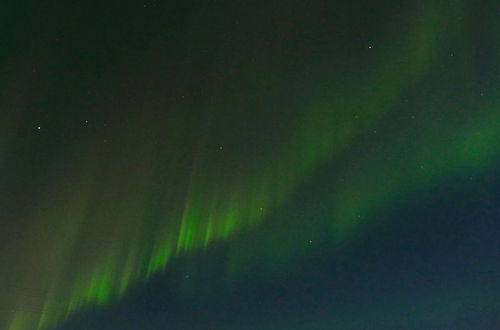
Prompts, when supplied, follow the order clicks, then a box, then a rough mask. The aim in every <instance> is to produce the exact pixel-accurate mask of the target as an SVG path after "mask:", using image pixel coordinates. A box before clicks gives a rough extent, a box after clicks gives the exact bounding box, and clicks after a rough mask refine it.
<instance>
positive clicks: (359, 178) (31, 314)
mask: <svg viewBox="0 0 500 330" xmlns="http://www.w3.org/2000/svg"><path fill="white" fill-rule="evenodd" d="M464 8H465V4H464V2H462V1H442V2H437V1H420V2H419V4H418V5H415V6H414V7H413V8H412V10H411V12H412V15H411V17H412V18H411V19H409V20H408V22H407V26H406V27H405V28H404V29H401V31H402V32H399V33H395V35H394V38H393V40H392V41H391V45H392V46H388V47H387V48H386V49H385V51H384V52H383V54H381V55H380V56H379V57H378V58H376V59H373V65H372V66H370V69H369V70H368V72H366V68H357V69H354V70H357V72H356V71H354V72H351V74H352V76H354V77H357V79H349V80H345V81H342V78H337V79H339V80H340V81H336V82H335V83H332V85H331V86H326V87H325V86H324V87H323V90H321V91H317V93H312V94H314V96H313V97H312V98H311V100H310V101H308V102H305V104H304V105H303V111H302V112H301V113H302V114H303V115H302V117H301V118H298V119H297V120H296V121H295V124H292V125H289V126H287V127H286V128H284V131H285V133H284V134H285V135H286V136H288V138H287V139H286V140H281V141H280V142H279V143H278V145H277V146H273V147H274V149H273V150H272V153H270V154H269V155H268V159H262V160H259V161H255V162H252V163H246V164H244V165H240V164H237V163H238V160H233V161H229V162H227V163H226V161H225V160H224V159H222V158H221V159H217V158H215V160H214V156H213V150H212V149H216V151H215V152H219V151H220V153H221V154H222V153H225V152H226V149H228V148H226V147H225V145H224V146H223V147H224V150H218V149H219V147H218V145H217V144H216V143H217V139H215V138H214V135H217V133H215V132H213V131H211V130H210V125H200V126H201V127H198V128H199V129H200V131H199V132H197V135H198V137H189V135H190V134H191V133H190V132H191V131H192V127H190V126H189V125H185V126H182V125H180V124H179V125H178V123H179V122H183V121H185V120H186V119H185V117H184V115H183V109H182V107H181V106H178V109H175V108H176V105H173V106H172V108H173V109H174V110H172V111H173V113H174V115H172V118H174V120H172V122H169V123H167V124H158V128H157V130H156V131H154V132H151V133H150V137H151V139H157V140H161V141H162V143H163V144H162V147H161V148H163V149H162V150H158V149H159V147H156V146H154V145H151V144H145V146H144V147H143V146H142V145H141V143H142V142H143V141H141V140H140V139H139V141H128V140H126V139H125V143H124V145H126V146H127V147H126V149H129V148H130V150H133V152H134V155H130V153H129V151H128V150H126V149H125V148H124V149H123V150H121V149H120V150H114V151H110V150H108V149H106V150H101V151H99V150H97V151H96V150H87V151H86V152H84V153H83V154H82V155H80V156H78V161H75V162H74V165H72V166H73V167H72V169H71V170H67V171H65V172H63V173H62V174H59V175H55V179H54V180H51V182H50V183H48V184H47V186H45V187H44V189H43V190H42V192H41V194H42V196H43V197H41V198H39V201H37V202H36V208H35V211H33V212H32V214H30V215H29V216H30V217H31V218H32V219H33V221H30V225H29V226H28V228H27V229H26V237H27V238H25V242H29V244H25V245H24V246H23V247H19V249H20V253H19V255H20V256H21V258H22V259H23V260H24V261H23V262H24V263H26V264H30V263H32V264H35V265H42V266H38V268H37V270H36V278H37V283H32V288H34V289H33V290H31V291H30V292H31V294H30V295H26V294H24V293H23V289H22V288H19V289H16V290H14V291H13V292H12V293H11V294H10V295H6V296H2V297H0V302H4V301H3V300H4V299H6V300H7V299H8V300H9V301H15V303H14V305H15V309H16V312H15V313H14V314H13V315H12V316H11V318H10V319H9V320H8V321H7V326H6V329H8V330H24V329H34V328H37V329H45V328H52V327H54V326H56V325H57V324H59V323H61V322H63V321H64V320H65V319H67V318H68V317H70V316H71V315H73V314H74V313H75V312H77V311H79V310H81V309H84V308H86V307H88V306H92V305H96V306H106V305H107V304H109V303H111V302H113V301H116V300H118V299H120V297H122V296H123V295H125V294H126V293H127V291H128V290H129V288H130V287H131V286H134V285H138V284H139V283H141V282H143V281H147V280H148V279H150V278H151V277H152V276H154V275H155V274H157V273H158V272H160V271H162V270H163V269H165V267H167V266H168V264H169V262H170V261H171V260H172V258H177V257H182V256H183V255H185V254H187V253H193V252H195V251H203V250H204V249H207V248H209V247H210V246H211V245H212V244H213V243H215V242H224V241H228V242H230V241H231V239H232V238H236V237H237V236H238V235H241V234H242V233H251V231H252V230H258V228H259V227H260V226H262V225H264V224H265V222H266V219H268V215H269V214H270V212H272V211H273V210H276V209H279V208H281V207H285V206H286V203H287V202H289V201H290V199H291V198H293V196H294V194H295V193H296V192H297V191H298V190H300V189H301V187H302V185H303V184H305V183H307V182H308V181H309V180H311V179H312V178H313V177H314V175H315V174H316V173H317V171H318V169H319V168H321V166H323V165H325V164H330V163H332V162H337V161H339V162H340V160H341V159H342V158H343V157H347V156H346V155H348V153H349V151H350V148H351V147H352V146H353V145H354V144H356V143H359V141H360V139H367V135H371V134H372V132H374V133H373V134H378V135H383V134H384V132H381V131H378V132H375V131H376V130H377V127H379V125H380V124H381V123H382V122H383V119H384V116H386V115H392V112H394V111H395V110H394V109H397V107H398V106H399V104H400V102H401V100H402V99H404V98H405V96H406V95H407V94H408V93H410V91H411V90H412V88H415V87H416V86H421V85H424V84H426V82H427V81H428V80H429V79H435V75H436V73H434V74H432V71H433V70H439V69H438V67H439V66H438V63H439V60H440V58H439V56H437V55H436V54H440V53H442V52H444V50H443V49H442V47H443V46H442V45H443V44H446V40H450V39H452V38H454V37H456V36H457V34H459V33H461V31H462V28H463V26H461V25H460V24H459V23H458V22H457V21H456V20H454V19H453V18H454V17H457V16H464V17H466V13H465V9H464ZM497 31H498V29H497ZM379 54H380V53H379ZM467 56H468V55H467V54H463V55H462V57H461V58H459V59H457V60H462V61H464V64H465V63H467ZM457 57H458V56H457ZM351 67H352V66H349V68H351ZM464 70H467V69H464ZM457 77H458V78H459V77H460V73H457ZM459 92H460V91H457V93H459ZM438 104H439V105H440V106H442V107H444V108H446V109H453V108H460V107H469V108H470V107H471V106H472V105H470V104H453V103H452V102H451V101H449V100H448V99H446V97H443V99H442V100H439V102H438ZM132 106H134V105H132ZM136 106H137V107H139V108H147V107H148V106H153V105H152V104H148V102H147V101H146V102H145V104H137V105H136ZM474 107H476V113H477V115H476V116H475V117H474V118H467V117H466V116H467V114H465V113H464V114H460V112H457V114H456V117H455V118H454V120H453V121H452V122H450V121H448V120H447V118H442V117H439V115H438V114H439V113H440V112H439V111H440V110H441V109H428V111H426V112H418V116H417V117H416V118H415V121H414V124H413V126H412V127H409V128H408V129H407V130H404V131H401V130H400V131H397V132H394V133H391V134H392V135H391V136H387V137H385V138H388V139H390V140H391V141H393V143H390V144H384V146H383V147H382V148H376V149H373V151H369V152H367V153H366V154H365V155H363V157H361V160H359V161H358V162H357V165H356V166H355V167H352V168H349V169H345V170H344V172H345V173H344V176H343V180H342V181H341V182H339V184H338V185H336V186H334V187H331V215H330V218H331V219H330V221H329V223H330V227H329V228H328V230H329V234H330V235H332V236H333V237H335V239H337V240H339V241H340V240H348V239H349V237H350V236H351V235H352V233H353V232H354V231H356V230H357V229H358V228H359V227H360V226H362V225H364V224H365V219H369V218H370V216H372V215H373V214H375V213H376V212H378V211H379V210H381V209H383V208H384V206H385V205H389V204H391V203H394V202H396V201H397V200H398V199H399V198H400V196H401V195H404V194H405V193H408V192H411V191H414V190H418V189H426V188H427V189H430V187H432V186H433V185H435V184H437V183H439V182H440V181H442V180H446V179H448V178H452V177H453V176H457V175H458V176H459V175H463V174H465V173H467V175H470V173H480V172H482V171H485V170H487V169H489V168H490V167H492V166H494V165H495V162H496V161H497V157H498V150H500V119H499V116H498V109H499V107H500V103H499V101H498V100H495V99H492V98H489V99H485V100H484V102H483V103H482V104H475V105H474ZM449 113H452V114H453V113H454V112H453V111H451V110H450V112H449ZM449 113H448V114H449ZM9 116H10V117H9ZM210 116H211V115H210V114H208V115H207V117H210ZM2 117H3V118H2V121H1V122H0V125H2V134H3V136H2V139H0V148H1V149H0V150H8V148H9V141H10V140H11V139H12V138H9V134H11V135H13V134H14V133H13V131H14V128H12V127H16V126H17V125H20V123H19V121H18V120H17V119H16V118H15V114H13V113H10V114H9V113H5V114H3V113H2ZM204 119H206V122H210V121H214V120H216V118H208V119H207V118H204ZM165 125H167V126H168V127H165ZM178 126H182V127H180V128H179V127H178ZM205 126H206V127H205ZM198 133H199V134H198ZM200 136H201V138H200ZM179 144H181V145H182V144H184V146H183V147H182V150H181V147H179ZM214 145H215V147H214ZM221 145H223V143H221ZM185 149H188V150H190V156H188V157H187V158H188V161H185V160H182V157H184V155H185V154H184V153H185V151H184V150H185ZM108 152H114V157H115V159H119V160H121V161H118V162H116V163H118V164H121V165H119V166H117V165H113V166H112V165H109V164H107V163H106V162H105V161H100V160H99V159H106V158H105V156H102V155H105V154H106V153H108ZM96 153H97V154H99V155H101V156H102V157H101V158H99V157H95V154H96ZM158 155H159V156H158ZM158 157H160V158H162V160H161V162H160V161H157V159H158ZM190 157H191V158H190ZM96 159H97V160H96ZM165 159H168V161H166V160H165ZM186 164H189V165H188V166H187V165H186ZM235 164H237V165H235ZM408 164H413V165H412V168H409V166H408ZM0 165H1V163H0ZM68 177H70V178H71V179H70V181H71V182H69V183H68V182H67V181H68V179H67V178H68ZM123 177H127V178H128V179H127V182H123V181H122V179H120V178H123ZM158 177H162V178H163V179H161V180H158ZM157 182H160V184H158V183H157ZM186 182H188V183H187V184H186ZM381 183H383V184H381ZM115 187H117V188H115ZM123 224H126V226H123ZM49 227H50V228H52V229H51V230H48V229H47V228H49ZM54 228H56V229H54ZM297 230H298V229H297ZM286 233H288V232H287V231H286V230H284V233H283V235H286ZM281 243H282V244H281V246H280V247H279V248H275V249H269V251H266V258H269V260H274V259H276V260H284V259H289V260H290V264H294V263H298V262H300V261H299V260H298V259H299V258H300V257H298V256H297V255H296V254H295V253H294V252H293V251H294V244H296V241H294V240H286V239H284V240H283V241H281ZM252 249H253V248H252V247H249V246H246V247H243V246H241V245H238V244H235V247H234V248H233V249H232V251H231V257H230V259H231V260H230V261H229V264H230V265H231V266H229V267H228V273H231V276H234V277H239V275H238V274H239V273H240V272H243V270H241V271H240V270H239V269H240V268H241V269H242V267H239V264H241V263H242V262H245V257H244V256H245V255H248V254H250V253H251V251H252ZM26 276H28V277H29V275H23V274H21V275H19V278H20V279H21V280H20V283H25V282H26V281H27V280H26ZM21 285H22V284H21ZM33 293H34V294H33Z"/></svg>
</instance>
